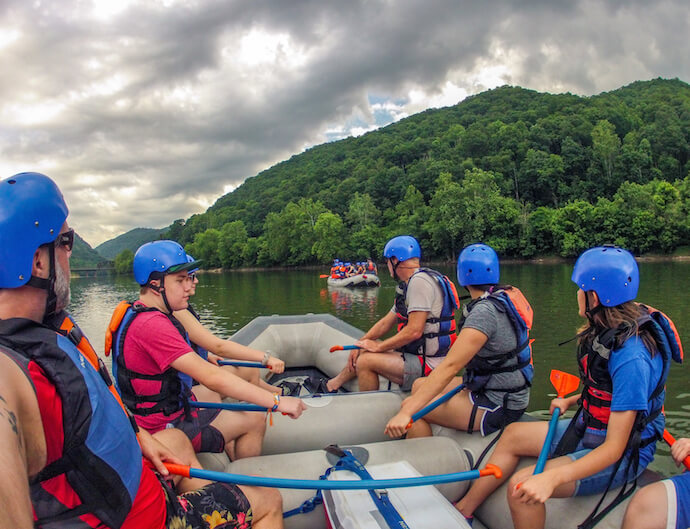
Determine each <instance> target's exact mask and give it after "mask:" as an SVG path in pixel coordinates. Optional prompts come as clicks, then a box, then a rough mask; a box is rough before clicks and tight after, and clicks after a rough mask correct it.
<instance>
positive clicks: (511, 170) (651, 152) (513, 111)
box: [167, 79, 690, 268]
mask: <svg viewBox="0 0 690 529" xmlns="http://www.w3.org/2000/svg"><path fill="white" fill-rule="evenodd" d="M689 141H690V85H688V84H687V83H684V82H682V81H679V80H663V79H656V80H653V81H647V82H635V83H632V84H630V85H628V86H626V87H623V88H621V89H618V90H615V91H613V92H608V93H603V94H600V95H597V96H593V97H579V96H575V95H572V94H561V95H552V94H545V93H538V92H534V91H531V90H525V89H522V88H517V87H509V86H505V87H501V88H497V89H495V90H490V91H487V92H484V93H481V94H479V95H476V96H473V97H470V98H467V99H466V100H464V101H463V102H461V103H459V104H458V105H456V106H453V107H448V108H443V109H436V110H429V111H426V112H423V113H421V114H417V115H414V116H411V117H409V118H407V119H404V120H402V121H399V122H397V123H395V124H392V125H389V126H387V127H385V128H383V129H380V130H377V131H374V132H370V133H368V134H365V135H363V136H361V137H358V138H348V139H346V140H342V141H339V142H334V143H329V144H324V145H320V146H317V147H314V148H312V149H309V150H308V151H306V152H304V153H302V154H299V155H296V156H293V157H292V158H291V159H289V160H287V161H285V162H282V163H280V164H277V165H276V166H274V167H271V168H270V169H268V170H266V171H264V172H262V173H260V174H258V175H257V176H255V177H253V178H249V179H248V180H247V181H246V182H245V183H244V184H243V185H241V186H240V187H239V188H238V189H236V190H235V191H233V192H232V193H230V194H227V195H225V196H223V197H221V198H220V199H219V200H218V201H217V202H216V203H215V204H214V205H213V206H212V207H211V208H210V209H209V210H208V211H207V212H206V213H204V214H200V215H194V216H192V217H191V218H189V219H188V220H187V221H186V222H185V221H182V220H180V221H176V222H175V223H174V224H173V225H172V226H171V228H170V230H169V232H168V234H167V236H169V237H171V238H174V239H177V240H179V241H180V242H182V243H183V244H185V245H186V248H187V249H188V251H189V252H190V253H192V254H193V255H194V256H195V257H196V258H202V259H204V260H205V261H206V266H209V267H215V266H223V267H228V268H229V267H239V266H245V265H255V264H258V265H274V264H289V265H296V264H304V263H316V262H326V261H328V260H329V259H331V258H332V257H335V256H340V257H347V258H349V259H355V258H360V257H365V256H367V255H376V256H380V253H381V250H382V247H383V244H384V243H385V241H386V240H387V239H388V238H389V237H391V236H393V235H397V234H411V235H414V236H415V237H417V238H418V239H419V240H420V242H421V243H422V247H423V249H424V252H425V258H436V259H439V258H443V259H445V258H449V259H453V258H455V256H456V255H457V252H458V251H459V250H460V249H461V248H462V247H463V246H464V245H466V244H469V243H472V242H477V241H483V242H486V243H488V244H490V245H492V246H494V247H495V248H496V250H497V251H498V252H499V254H500V255H501V256H518V257H533V256H537V255H548V254H557V255H561V256H565V257H569V256H575V255H577V254H578V253H579V252H580V251H582V250H583V249H585V248H586V247H589V246H591V245H595V244H604V243H614V244H617V245H620V246H623V247H627V248H629V249H630V250H632V251H633V252H635V253H637V254H640V253H649V252H659V253H668V252H672V251H674V250H675V249H677V248H678V247H679V246H683V245H687V244H688V243H689V237H690V220H689V216H688V209H689V208H690V202H689V197H690V177H688V170H689V169H690V164H689V163H688V155H689V152H690V151H689V146H688V142H689Z"/></svg>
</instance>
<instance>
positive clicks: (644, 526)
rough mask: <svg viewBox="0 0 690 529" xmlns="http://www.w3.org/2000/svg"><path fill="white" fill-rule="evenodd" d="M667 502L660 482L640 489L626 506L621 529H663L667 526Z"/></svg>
mask: <svg viewBox="0 0 690 529" xmlns="http://www.w3.org/2000/svg"><path fill="white" fill-rule="evenodd" d="M668 501H669V500H668V495H667V494H666V487H665V486H664V484H663V483H662V482H658V483H652V484H651V485H647V486H646V487H642V488H641V489H640V490H639V491H637V492H636V493H635V495H634V496H633V498H632V500H630V503H629V504H628V508H627V510H626V511H625V517H624V518H623V526H622V529H664V528H665V527H666V525H667V524H668V520H667V519H668Z"/></svg>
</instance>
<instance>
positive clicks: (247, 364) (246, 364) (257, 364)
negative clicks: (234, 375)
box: [218, 360, 266, 367]
mask: <svg viewBox="0 0 690 529" xmlns="http://www.w3.org/2000/svg"><path fill="white" fill-rule="evenodd" d="M218 365H219V366H235V367H266V366H265V365H263V364H262V363H261V362H240V361H239V360H218Z"/></svg>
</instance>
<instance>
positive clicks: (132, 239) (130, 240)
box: [95, 228, 165, 260]
mask: <svg viewBox="0 0 690 529" xmlns="http://www.w3.org/2000/svg"><path fill="white" fill-rule="evenodd" d="M164 231H165V230H164V229H154V228H134V229H133V230H129V231H128V232H127V233H123V234H122V235H118V236H117V237H115V238H114V239H110V240H109V241H106V242H104V243H102V244H99V245H98V246H96V248H95V250H96V251H97V252H98V253H99V254H101V255H102V256H103V257H105V258H106V259H111V260H112V259H115V257H116V256H117V254H119V253H120V252H122V251H123V250H131V251H132V252H136V251H137V248H139V246H141V245H142V244H144V243H145V242H151V241H155V240H157V239H160V238H161V235H162V234H163V232H164Z"/></svg>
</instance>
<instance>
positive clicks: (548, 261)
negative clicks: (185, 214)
mask: <svg viewBox="0 0 690 529" xmlns="http://www.w3.org/2000/svg"><path fill="white" fill-rule="evenodd" d="M635 259H636V260H637V261H638V262H641V263H661V262H666V261H668V262H685V261H688V262H690V255H642V256H635ZM574 262H575V258H570V257H559V256H557V255H553V256H543V257H534V258H531V259H519V258H507V259H501V263H505V264H535V265H542V264H544V265H552V264H571V263H574ZM376 264H377V266H378V267H379V269H381V267H382V266H383V267H384V268H385V263H376ZM422 264H424V265H429V266H437V265H444V266H454V265H455V264H456V262H455V261H428V262H423V263H422ZM326 268H328V265H327V264H326V265H317V264H315V265H295V266H264V267H262V266H250V267H243V268H209V269H206V270H204V269H201V270H199V272H200V273H203V274H223V273H225V272H240V273H241V272H271V271H288V270H324V269H326Z"/></svg>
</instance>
